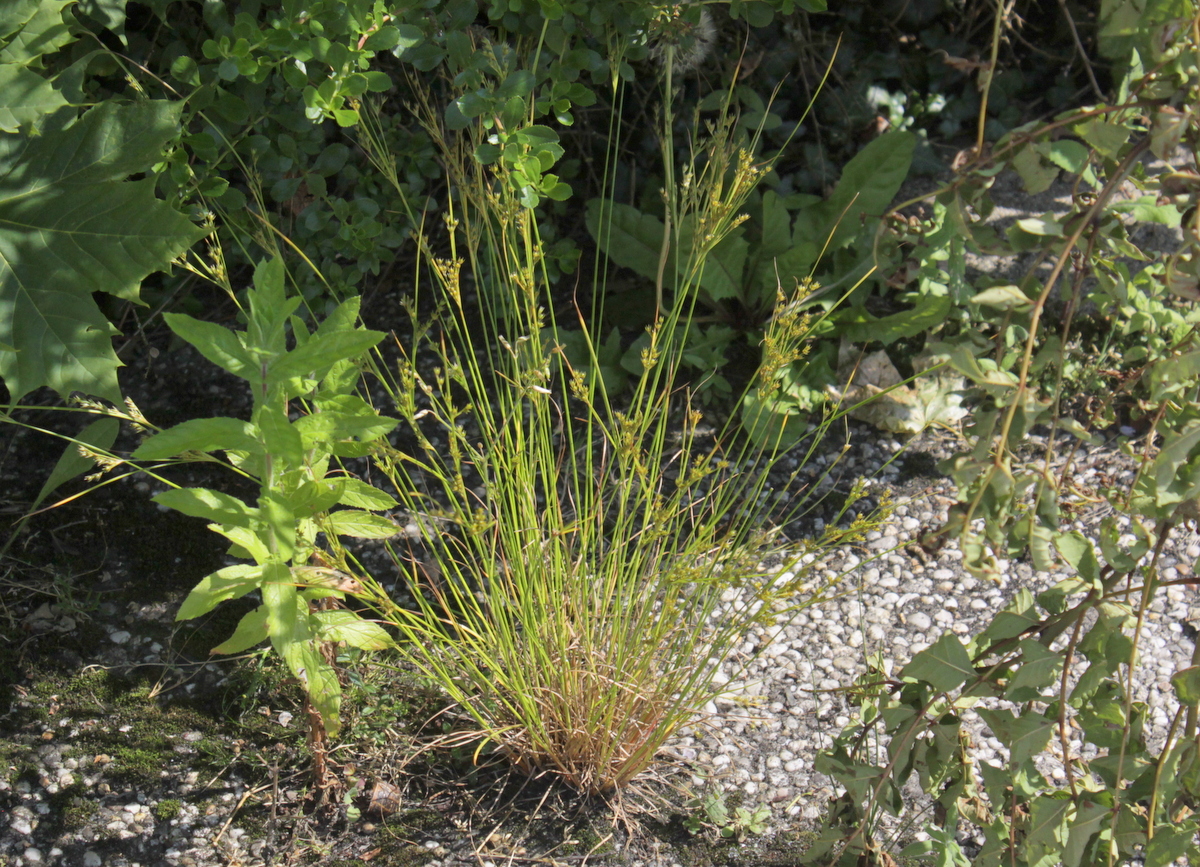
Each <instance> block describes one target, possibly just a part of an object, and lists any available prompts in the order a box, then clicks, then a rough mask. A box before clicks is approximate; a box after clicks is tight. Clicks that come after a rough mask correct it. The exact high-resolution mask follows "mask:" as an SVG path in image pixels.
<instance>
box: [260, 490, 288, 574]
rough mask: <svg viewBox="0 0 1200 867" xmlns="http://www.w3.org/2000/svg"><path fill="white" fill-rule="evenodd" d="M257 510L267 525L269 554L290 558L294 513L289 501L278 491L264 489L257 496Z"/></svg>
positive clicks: (283, 558) (280, 557) (285, 558)
mask: <svg viewBox="0 0 1200 867" xmlns="http://www.w3.org/2000/svg"><path fill="white" fill-rule="evenodd" d="M258 511H259V514H260V515H261V516H262V519H263V521H264V522H265V523H266V525H267V531H268V533H269V537H268V538H269V542H268V544H267V547H268V549H269V550H270V552H271V556H272V557H275V558H278V559H280V560H288V559H291V556H292V551H293V549H294V548H295V546H296V514H295V512H293V511H292V505H291V503H289V502H288V501H287V498H286V497H285V496H284V495H283V494H282V493H280V492H279V491H266V492H264V493H263V495H262V496H261V497H259V498H258Z"/></svg>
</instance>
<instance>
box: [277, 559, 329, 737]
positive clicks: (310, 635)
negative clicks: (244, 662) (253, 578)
mask: <svg viewBox="0 0 1200 867" xmlns="http://www.w3.org/2000/svg"><path fill="white" fill-rule="evenodd" d="M271 567H272V572H273V575H274V576H275V577H276V578H279V579H280V580H271V581H268V582H266V583H264V584H263V588H262V591H263V607H264V608H266V609H267V629H268V630H269V633H270V636H271V644H272V645H273V646H274V648H275V650H276V652H278V653H279V655H280V656H282V657H283V659H284V661H285V662H286V663H287V665H288V668H289V669H290V670H291V672H292V674H293V675H295V676H296V679H297V680H299V681H300V684H301V686H303V687H304V690H305V692H306V693H308V697H309V700H310V701H311V702H312V704H313V706H314V707H316V708H317V710H318V711H319V712H320V714H321V719H322V721H323V722H324V723H325V728H326V731H328V733H329V734H330V736H333V735H336V734H337V732H338V730H339V729H340V727H341V723H340V721H339V720H338V712H339V709H340V707H341V694H342V688H341V685H340V684H339V683H338V679H337V675H336V673H335V672H334V671H333V669H332V668H331V667H330V665H329V663H328V662H326V660H325V657H324V656H322V655H321V652H320V649H319V648H318V646H317V634H316V631H315V629H314V627H315V626H316V625H317V622H316V621H315V620H313V618H312V617H311V615H310V614H309V612H308V603H307V602H305V601H304V599H303V598H302V597H301V596H300V595H299V593H297V592H296V589H295V587H293V586H291V585H290V584H289V583H288V582H289V581H290V580H291V573H290V572H289V570H288V568H287V567H286V566H284V565H283V564H282V563H273V564H271Z"/></svg>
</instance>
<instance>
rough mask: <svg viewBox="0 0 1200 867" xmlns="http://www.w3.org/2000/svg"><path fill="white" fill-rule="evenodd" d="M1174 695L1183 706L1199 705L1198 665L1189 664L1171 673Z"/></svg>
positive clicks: (1199, 670)
mask: <svg viewBox="0 0 1200 867" xmlns="http://www.w3.org/2000/svg"><path fill="white" fill-rule="evenodd" d="M1171 686H1172V687H1174V689H1175V696H1176V697H1177V698H1178V699H1179V703H1180V704H1181V705H1183V706H1184V707H1193V706H1195V705H1200V666H1197V665H1190V666H1188V667H1187V668H1181V669H1180V670H1179V671H1177V672H1175V673H1174V674H1173V675H1171Z"/></svg>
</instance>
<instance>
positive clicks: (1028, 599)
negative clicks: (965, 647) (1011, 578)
mask: <svg viewBox="0 0 1200 867" xmlns="http://www.w3.org/2000/svg"><path fill="white" fill-rule="evenodd" d="M1040 622H1041V617H1040V616H1039V615H1038V612H1037V609H1036V608H1035V607H1034V605H1033V594H1032V593H1030V592H1029V591H1028V590H1027V589H1025V588H1021V589H1020V590H1018V591H1017V594H1016V595H1015V596H1014V597H1013V598H1012V601H1011V602H1009V603H1008V604H1007V605H1006V606H1004V609H1003V610H1002V611H1000V612H998V613H997V614H996V616H995V617H994V618H992V622H991V623H989V624H988V626H987V628H986V629H985V630H983V632H981V633H980V634H979V638H978V639H977V640H976V643H977V644H978V645H979V648H980V649H981V650H983V649H986V648H987V647H989V646H990V645H991V644H992V643H993V642H997V641H1004V640H1006V639H1009V638H1015V637H1016V636H1018V635H1020V634H1021V633H1023V632H1025V631H1027V630H1028V629H1030V628H1031V627H1033V626H1035V625H1036V624H1038V623H1040Z"/></svg>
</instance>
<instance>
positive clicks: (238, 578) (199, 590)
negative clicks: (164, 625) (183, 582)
mask: <svg viewBox="0 0 1200 867" xmlns="http://www.w3.org/2000/svg"><path fill="white" fill-rule="evenodd" d="M262 574H263V570H262V568H261V567H259V566H251V565H249V564H248V563H239V564H237V565H236V566H226V567H225V568H224V569H218V570H217V571H216V572H213V573H211V574H209V575H205V576H204V577H203V578H201V579H200V583H199V584H197V585H196V586H195V587H193V588H192V592H191V593H189V594H188V595H187V598H186V599H184V600H183V604H182V605H180V606H179V611H177V612H176V614H175V619H176V620H191V619H192V618H193V617H200V616H201V615H203V614H207V613H208V612H210V611H212V610H213V609H214V608H216V607H217V606H218V605H220V604H221V603H222V602H225V601H227V600H229V599H240V598H241V597H243V596H245V595H246V594H247V593H249V592H251V591H252V590H257V589H258V586H259V584H261V583H262Z"/></svg>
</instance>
